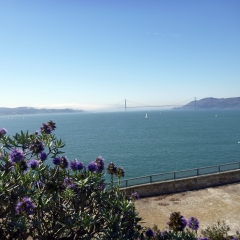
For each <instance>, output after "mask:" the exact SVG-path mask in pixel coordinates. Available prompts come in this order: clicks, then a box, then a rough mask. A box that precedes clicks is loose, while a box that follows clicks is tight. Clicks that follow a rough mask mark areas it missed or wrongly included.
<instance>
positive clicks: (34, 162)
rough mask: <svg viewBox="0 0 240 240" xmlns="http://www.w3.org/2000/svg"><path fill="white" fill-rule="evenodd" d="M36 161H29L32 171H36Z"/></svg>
mask: <svg viewBox="0 0 240 240" xmlns="http://www.w3.org/2000/svg"><path fill="white" fill-rule="evenodd" d="M38 164H39V163H38V161H37V160H35V159H32V160H30V161H29V164H28V165H29V167H30V168H32V169H37V168H38Z"/></svg>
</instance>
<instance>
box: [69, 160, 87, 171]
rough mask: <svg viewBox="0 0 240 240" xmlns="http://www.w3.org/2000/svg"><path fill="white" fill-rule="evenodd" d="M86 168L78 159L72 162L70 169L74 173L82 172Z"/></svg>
mask: <svg viewBox="0 0 240 240" xmlns="http://www.w3.org/2000/svg"><path fill="white" fill-rule="evenodd" d="M83 167H84V164H83V163H82V162H78V160H77V159H74V160H72V161H71V162H70V168H71V169H72V170H73V171H77V170H79V171H80V170H82V169H83Z"/></svg>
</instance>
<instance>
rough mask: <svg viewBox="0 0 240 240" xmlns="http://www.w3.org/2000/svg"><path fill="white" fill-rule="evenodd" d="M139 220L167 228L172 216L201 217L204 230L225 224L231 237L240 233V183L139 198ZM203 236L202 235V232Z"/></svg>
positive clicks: (137, 207)
mask: <svg viewBox="0 0 240 240" xmlns="http://www.w3.org/2000/svg"><path fill="white" fill-rule="evenodd" d="M135 206H136V210H137V212H138V213H139V216H140V217H142V218H143V224H142V225H144V226H147V227H153V226H154V225H157V226H158V228H159V229H161V230H163V229H165V228H166V227H167V224H166V223H167V222H168V219H169V215H170V213H172V212H181V214H182V215H183V216H184V217H185V218H187V219H188V218H189V217H197V218H198V219H199V222H200V230H201V229H205V228H206V227H207V226H209V225H210V226H211V225H213V223H217V221H219V220H220V221H222V220H224V221H225V222H226V224H227V225H229V227H230V228H231V230H230V231H229V235H235V233H236V231H237V230H238V231H240V183H236V184H228V185H223V186H219V187H213V188H206V189H201V190H195V191H188V192H182V193H176V194H168V195H159V196H155V197H148V198H141V196H140V198H139V200H137V201H136V202H135ZM199 232H200V231H199Z"/></svg>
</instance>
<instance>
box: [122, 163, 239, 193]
mask: <svg viewBox="0 0 240 240" xmlns="http://www.w3.org/2000/svg"><path fill="white" fill-rule="evenodd" d="M237 169H240V162H234V163H228V164H222V165H216V166H208V167H202V168H194V169H188V170H181V171H175V172H166V173H160V174H153V175H148V176H142V177H136V178H129V179H126V180H121V182H120V187H121V188H125V187H131V186H136V185H141V184H148V183H155V182H163V181H170V180H177V179H181V178H189V177H197V176H203V175H208V174H214V173H221V172H226V171H231V170H237Z"/></svg>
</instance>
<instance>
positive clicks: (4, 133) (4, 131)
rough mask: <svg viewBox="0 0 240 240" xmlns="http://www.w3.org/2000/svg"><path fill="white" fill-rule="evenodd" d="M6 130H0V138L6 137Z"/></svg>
mask: <svg viewBox="0 0 240 240" xmlns="http://www.w3.org/2000/svg"><path fill="white" fill-rule="evenodd" d="M6 133H7V129H6V128H0V138H1V137H3V136H4V135H6Z"/></svg>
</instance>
